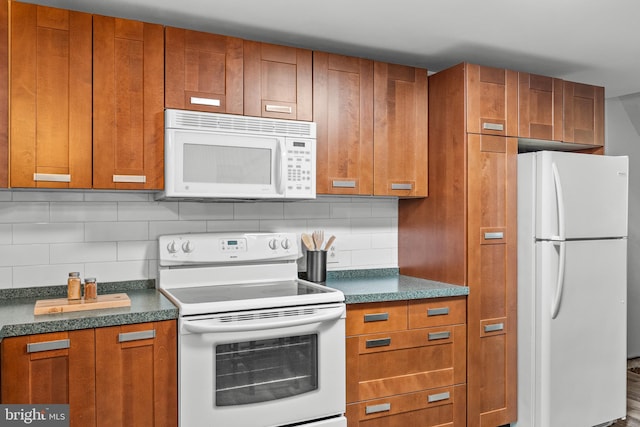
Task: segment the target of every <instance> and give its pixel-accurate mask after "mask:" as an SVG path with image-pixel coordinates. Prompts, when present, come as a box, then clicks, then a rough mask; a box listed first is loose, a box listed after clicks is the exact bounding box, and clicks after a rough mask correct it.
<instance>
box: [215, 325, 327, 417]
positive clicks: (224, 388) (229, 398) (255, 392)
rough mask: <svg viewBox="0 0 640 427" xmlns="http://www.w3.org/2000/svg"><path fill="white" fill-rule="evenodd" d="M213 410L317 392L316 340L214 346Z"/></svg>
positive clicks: (296, 338) (304, 338) (300, 338)
mask: <svg viewBox="0 0 640 427" xmlns="http://www.w3.org/2000/svg"><path fill="white" fill-rule="evenodd" d="M215 364H216V366H215V372H216V378H215V387H216V399H215V400H216V402H215V404H216V406H233V405H246V404H249V403H258V402H266V401H270V400H276V399H284V398H287V397H291V396H296V395H300V394H303V393H307V392H309V391H311V390H315V389H317V388H318V336H317V335H315V334H314V335H302V336H294V337H286V338H273V339H266V340H257V341H246V342H240V343H233V344H222V345H217V346H216V360H215Z"/></svg>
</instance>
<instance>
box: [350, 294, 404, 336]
mask: <svg viewBox="0 0 640 427" xmlns="http://www.w3.org/2000/svg"><path fill="white" fill-rule="evenodd" d="M404 329H407V302H406V301H395V302H386V303H384V304H382V303H370V304H354V305H349V306H347V323H346V330H347V336H352V335H360V334H375V333H378V332H389V331H401V330H404Z"/></svg>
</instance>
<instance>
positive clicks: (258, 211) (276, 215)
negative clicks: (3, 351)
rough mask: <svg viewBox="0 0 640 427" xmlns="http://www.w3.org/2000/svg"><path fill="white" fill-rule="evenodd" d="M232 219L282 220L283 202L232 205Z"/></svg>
mask: <svg viewBox="0 0 640 427" xmlns="http://www.w3.org/2000/svg"><path fill="white" fill-rule="evenodd" d="M233 218H234V219H236V220H243V219H263V220H266V219H284V203H283V202H255V203H251V202H247V203H240V202H238V203H235V204H234V205H233Z"/></svg>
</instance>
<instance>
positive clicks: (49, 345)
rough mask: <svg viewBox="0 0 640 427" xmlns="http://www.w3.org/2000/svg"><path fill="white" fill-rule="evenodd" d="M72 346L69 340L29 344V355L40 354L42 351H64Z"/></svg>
mask: <svg viewBox="0 0 640 427" xmlns="http://www.w3.org/2000/svg"><path fill="white" fill-rule="evenodd" d="M70 345H71V343H70V341H69V339H64V340H55V341H44V342H36V343H29V344H27V353H39V352H41V351H50V350H62V349H64V348H69V346H70Z"/></svg>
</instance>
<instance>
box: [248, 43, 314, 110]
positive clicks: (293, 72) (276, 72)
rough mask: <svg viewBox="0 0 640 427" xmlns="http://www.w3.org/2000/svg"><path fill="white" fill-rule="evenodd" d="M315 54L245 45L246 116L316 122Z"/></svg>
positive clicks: (270, 45) (276, 47)
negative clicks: (314, 113)
mask: <svg viewBox="0 0 640 427" xmlns="http://www.w3.org/2000/svg"><path fill="white" fill-rule="evenodd" d="M311 64H312V53H311V51H310V50H307V49H298V48H294V47H288V46H278V45H274V44H268V43H259V42H254V41H249V40H245V41H244V114H245V115H247V116H257V117H271V118H276V119H296V120H307V121H311V120H312V119H313V114H312V103H313V100H312V98H313V96H312V93H313V91H312V65H311Z"/></svg>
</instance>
